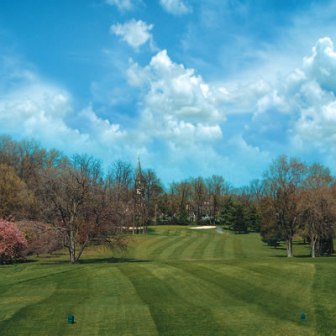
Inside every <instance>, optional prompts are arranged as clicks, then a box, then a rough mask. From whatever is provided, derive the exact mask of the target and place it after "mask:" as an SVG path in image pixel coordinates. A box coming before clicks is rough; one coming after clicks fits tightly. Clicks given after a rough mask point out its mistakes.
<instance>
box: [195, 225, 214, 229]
mask: <svg viewBox="0 0 336 336" xmlns="http://www.w3.org/2000/svg"><path fill="white" fill-rule="evenodd" d="M190 229H192V230H207V229H216V225H204V226H195V227H192V228H190Z"/></svg>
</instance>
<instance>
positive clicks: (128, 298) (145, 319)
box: [1, 265, 157, 336]
mask: <svg viewBox="0 0 336 336" xmlns="http://www.w3.org/2000/svg"><path fill="white" fill-rule="evenodd" d="M93 271H94V272H93ZM111 279H112V283H111ZM53 280H54V281H55V282H56V284H57V290H55V291H54V292H53V293H52V295H50V296H48V297H46V298H45V299H44V300H42V301H40V302H38V303H34V304H30V305H28V306H26V307H24V308H23V309H21V310H19V311H17V312H16V314H15V315H14V316H13V317H12V318H11V319H10V320H8V321H6V323H3V324H2V325H1V335H48V334H50V330H52V335H73V334H77V335H90V336H91V335H111V334H118V335H129V334H130V333H129V332H130V330H132V335H139V336H140V335H156V334H157V333H156V329H155V325H154V324H153V321H152V319H151V315H150V312H149V310H148V308H147V307H146V306H145V305H144V304H143V302H142V301H141V300H140V298H139V297H138V296H137V295H136V291H135V290H134V288H133V285H132V284H131V283H130V282H129V281H128V279H127V278H126V277H125V276H123V274H122V273H121V272H120V271H119V269H118V268H117V267H115V265H112V266H111V265H107V266H106V265H105V266H99V267H97V266H92V265H90V266H87V267H85V269H82V271H81V272H78V270H77V272H73V273H72V274H71V275H69V274H68V276H67V277H58V278H54V279H53ZM36 285H40V283H39V282H37V283H36ZM69 311H71V312H73V313H74V315H75V319H76V324H75V325H71V326H70V325H67V323H66V314H67V312H69ZM37 325H38V332H37V331H36V326H37ZM23 326H24V327H23ZM50 335H51V334H50Z"/></svg>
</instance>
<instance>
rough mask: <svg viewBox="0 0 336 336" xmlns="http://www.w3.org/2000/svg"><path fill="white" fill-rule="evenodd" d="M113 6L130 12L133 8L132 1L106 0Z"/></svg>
mask: <svg viewBox="0 0 336 336" xmlns="http://www.w3.org/2000/svg"><path fill="white" fill-rule="evenodd" d="M106 3H107V4H108V5H111V6H116V7H117V8H118V10H120V11H128V10H131V9H132V8H133V3H132V0H106Z"/></svg>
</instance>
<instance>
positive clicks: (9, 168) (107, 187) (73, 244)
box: [0, 136, 336, 263]
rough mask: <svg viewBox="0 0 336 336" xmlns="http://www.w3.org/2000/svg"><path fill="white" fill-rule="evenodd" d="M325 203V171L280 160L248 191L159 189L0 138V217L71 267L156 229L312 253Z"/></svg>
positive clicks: (335, 211) (93, 162) (147, 180)
mask: <svg viewBox="0 0 336 336" xmlns="http://www.w3.org/2000/svg"><path fill="white" fill-rule="evenodd" d="M335 202H336V186H335V179H334V178H333V177H332V176H331V174H330V171H329V169H328V168H326V167H324V166H322V165H319V164H311V165H306V164H304V163H303V162H301V161H300V160H298V159H295V158H287V157H286V156H280V157H279V158H277V159H276V160H274V161H273V162H272V164H271V165H270V167H269V168H268V169H267V171H266V172H265V174H264V176H263V179H262V180H255V181H252V182H251V183H250V185H249V186H245V187H241V188H238V189H234V188H233V187H232V186H231V185H230V184H229V183H228V182H227V181H226V180H225V179H224V178H223V177H222V176H218V175H213V176H211V177H208V178H203V177H196V178H190V179H188V180H184V181H181V182H173V183H171V184H170V186H169V188H168V189H166V188H165V187H164V186H163V185H162V183H161V181H160V179H159V178H158V177H157V175H156V173H155V172H154V171H153V170H150V169H149V170H142V169H141V166H140V162H138V165H137V167H136V168H134V167H133V166H132V165H131V164H130V163H127V162H123V161H116V162H114V163H113V164H112V165H111V166H110V168H109V169H108V171H107V172H104V170H103V169H102V165H101V163H100V161H99V160H97V159H95V158H93V157H90V156H87V155H74V156H73V157H72V158H69V157H67V156H65V155H63V154H62V153H61V152H59V151H57V150H46V149H44V148H42V147H41V146H39V145H38V144H37V143H36V142H34V141H20V142H17V141H14V140H12V139H11V138H9V137H6V136H2V137H0V218H3V219H6V220H7V221H13V220H16V221H17V223H18V224H19V225H18V227H19V228H20V229H21V230H23V231H24V233H25V235H26V238H27V241H28V246H29V248H30V250H29V251H30V252H29V253H43V252H44V251H46V252H52V251H53V250H56V249H58V248H60V247H62V246H64V247H66V248H67V249H68V251H69V259H70V261H71V262H72V263H74V262H76V261H78V260H79V259H80V257H81V255H82V253H83V251H84V249H85V248H86V247H87V246H88V245H89V244H92V243H105V244H108V245H111V246H115V247H119V248H124V247H125V246H126V245H127V239H126V235H125V233H133V234H136V233H145V232H146V228H147V226H148V225H156V224H161V225H163V224H183V225H186V224H196V225H201V224H209V225H223V226H224V227H225V228H226V229H230V230H232V231H234V232H236V233H248V232H251V231H253V232H259V231H260V234H261V237H262V239H263V241H265V242H267V243H268V244H269V245H275V246H276V245H277V244H278V243H279V242H280V241H284V242H285V243H286V247H287V255H288V257H291V256H292V255H293V239H294V238H296V237H301V238H302V239H304V241H306V242H309V244H310V247H311V255H312V257H315V256H319V255H323V254H331V253H332V252H333V238H334V234H335V222H336V203H335ZM36 232H38V233H39V234H36ZM39 240H41V241H39ZM42 241H43V242H42ZM55 242H57V243H55Z"/></svg>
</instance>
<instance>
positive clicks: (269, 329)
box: [0, 226, 336, 336]
mask: <svg viewBox="0 0 336 336" xmlns="http://www.w3.org/2000/svg"><path fill="white" fill-rule="evenodd" d="M294 248H295V250H294V253H296V255H297V257H296V258H293V259H291V260H288V259H287V258H286V257H285V255H286V251H285V249H284V247H282V246H281V247H280V248H277V249H274V248H269V247H267V246H265V245H264V244H262V243H261V241H260V238H259V236H258V235H257V234H248V235H235V234H232V233H230V232H228V231H225V232H224V233H223V234H219V233H217V232H216V230H199V231H197V230H190V229H189V228H186V227H170V226H165V227H157V228H152V229H151V230H150V232H149V233H148V234H147V235H139V236H136V237H133V238H132V239H131V246H130V248H129V251H128V253H127V254H122V255H121V254H119V255H118V254H115V255H114V256H113V258H112V252H111V251H109V250H106V249H104V248H102V247H94V248H90V249H89V250H88V251H87V252H86V254H85V255H84V256H83V261H82V263H81V264H79V265H69V264H68V263H67V259H66V255H63V256H62V255H61V256H59V257H54V258H39V259H38V260H36V261H34V262H31V263H26V264H19V265H11V266H1V267H0V273H1V276H0V335H43V336H45V335H62V336H63V335H190V336H191V335H193V336H194V335H210V336H212V335H336V319H335V292H336V282H335V274H336V272H335V271H336V266H335V259H334V258H333V257H330V258H320V259H316V260H312V259H311V258H309V257H308V256H309V249H308V248H307V247H306V246H304V245H301V244H297V245H295V246H294ZM69 312H71V313H73V314H74V315H75V322H76V323H75V324H74V325H68V324H67V319H66V316H67V314H68V313H69ZM302 312H304V313H305V314H306V317H307V318H306V320H305V321H304V322H302V321H301V320H300V315H301V313H302Z"/></svg>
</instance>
